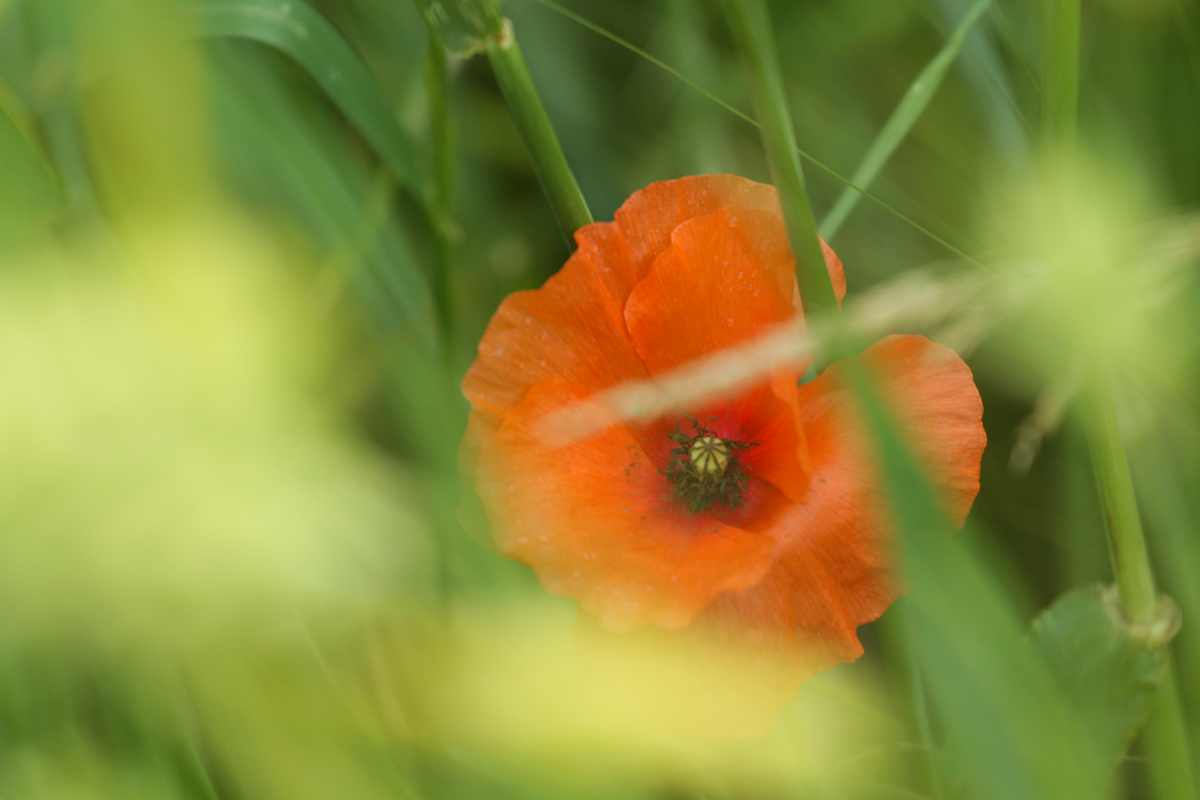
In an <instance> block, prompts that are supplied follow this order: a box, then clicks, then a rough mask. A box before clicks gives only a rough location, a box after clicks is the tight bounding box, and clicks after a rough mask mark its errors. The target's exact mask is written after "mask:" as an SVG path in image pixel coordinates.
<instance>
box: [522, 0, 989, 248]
mask: <svg viewBox="0 0 1200 800" xmlns="http://www.w3.org/2000/svg"><path fill="white" fill-rule="evenodd" d="M535 2H537V3H539V4H541V5H543V6H545V7H546V8H548V9H550V10H551V11H554V12H557V13H558V14H561V15H562V16H564V17H566V18H567V19H569V20H572V21H574V22H577V23H579V24H580V25H582V26H583V27H585V28H587V29H588V30H590V31H593V32H594V33H598V34H600V35H601V36H603V37H604V38H606V39H608V40H610V41H612V42H615V43H616V44H618V45H620V46H621V47H624V48H625V49H626V50H628V51H630V52H631V53H634V54H635V55H637V56H639V57H640V58H644V59H645V60H646V61H648V62H650V63H651V64H653V65H654V66H656V67H658V68H659V69H661V70H663V71H664V72H666V73H667V74H668V75H670V76H672V77H673V78H675V79H677V80H679V81H680V82H681V83H683V84H684V85H685V86H687V87H688V88H689V89H692V90H694V91H696V92H699V93H700V94H701V95H703V96H704V97H706V98H707V99H709V100H711V101H712V102H714V103H716V104H717V105H718V106H720V107H721V108H723V109H725V110H726V111H728V112H729V113H730V114H733V115H734V116H735V117H738V118H739V119H741V120H743V121H744V122H748V123H750V124H751V125H754V126H755V127H758V121H757V120H755V119H754V118H753V117H751V116H750V115H749V114H746V113H744V112H742V111H739V110H738V109H737V108H735V107H734V106H732V105H730V104H729V103H727V102H726V101H724V100H722V99H721V98H720V97H718V96H717V95H715V94H713V93H712V92H710V91H709V90H707V89H705V88H704V87H703V86H701V85H700V84H698V83H696V82H695V81H693V80H692V79H690V78H689V77H688V76H687V75H684V74H683V73H682V72H680V71H679V70H677V69H675V68H674V67H672V66H671V65H670V64H668V63H666V62H665V61H663V60H662V59H660V58H656V57H655V56H653V55H651V54H650V53H647V52H646V51H645V50H643V49H642V48H640V47H638V46H637V45H635V44H633V43H632V42H629V41H627V40H626V39H623V38H621V37H620V36H617V35H616V34H615V33H613V32H612V31H609V30H608V29H607V28H604V27H602V26H600V25H597V24H596V23H594V22H592V21H591V20H589V19H587V18H586V17H581V16H580V15H578V14H576V13H575V12H574V11H571V10H570V9H568V8H563V7H562V6H560V5H559V4H558V3H555V2H553V0H535ZM796 152H797V153H799V154H800V157H801V158H803V159H804V160H805V161H807V162H808V163H810V164H812V165H813V166H814V167H816V168H817V169H819V170H821V171H822V172H824V173H825V174H826V175H828V176H829V177H831V178H833V179H834V180H836V181H838V182H840V183H843V184H845V185H846V186H847V187H848V188H849V189H851V190H853V191H855V192H858V193H859V194H860V195H862V196H863V197H865V198H867V199H868V200H870V201H871V202H873V203H875V204H876V205H878V206H879V207H880V208H882V209H883V210H884V211H887V212H888V213H889V214H891V215H893V216H895V217H896V218H897V219H899V220H900V221H901V222H903V223H904V224H906V225H908V226H909V227H910V228H912V229H913V230H915V231H918V232H919V233H921V234H923V235H924V236H927V237H928V238H929V239H930V240H932V241H934V242H937V243H938V244H939V245H941V246H942V247H944V248H946V250H948V251H949V252H951V253H953V254H954V255H956V256H958V257H959V258H961V259H962V260H964V261H966V262H968V263H970V264H973V265H975V266H977V267H980V268H983V264H981V263H979V261H978V260H976V259H974V258H972V257H971V256H969V255H967V254H966V253H964V252H963V251H962V250H960V249H959V248H957V247H955V246H954V245H952V244H950V243H949V242H947V241H946V240H945V239H943V238H942V237H940V236H938V235H937V234H936V233H934V232H933V231H931V230H929V229H928V228H926V227H924V226H923V225H921V224H920V223H919V222H917V221H916V220H914V219H912V218H910V217H908V216H907V215H905V214H904V213H902V212H901V211H899V210H898V209H896V208H894V207H893V206H891V205H889V204H888V203H885V202H884V201H883V200H880V199H879V198H878V197H876V196H875V195H873V194H871V193H870V192H868V191H867V190H866V189H864V188H863V187H861V186H858V185H856V184H855V183H853V182H852V181H850V180H848V179H847V178H845V177H843V176H842V175H841V174H840V173H838V172H837V171H836V170H834V169H833V168H831V167H829V166H827V165H826V164H824V163H822V162H821V161H818V160H817V159H816V158H814V157H813V156H812V155H810V154H809V153H807V152H805V151H804V150H802V149H801V148H799V147H797V148H796Z"/></svg>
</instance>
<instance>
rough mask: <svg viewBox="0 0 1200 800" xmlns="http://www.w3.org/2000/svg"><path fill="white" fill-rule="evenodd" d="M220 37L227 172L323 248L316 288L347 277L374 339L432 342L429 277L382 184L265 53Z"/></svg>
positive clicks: (219, 106)
mask: <svg viewBox="0 0 1200 800" xmlns="http://www.w3.org/2000/svg"><path fill="white" fill-rule="evenodd" d="M222 44H224V45H226V46H225V47H219V48H215V49H214V50H215V56H216V58H215V59H214V61H215V66H216V68H217V71H216V77H217V80H216V81H215V86H214V89H215V91H214V97H215V100H216V110H217V112H218V118H219V120H220V123H221V125H220V128H219V131H220V133H221V135H222V137H223V138H224V139H225V142H226V150H227V153H228V157H229V158H230V159H231V161H232V162H233V168H234V173H235V174H236V175H237V176H238V177H239V178H241V179H244V180H246V181H247V182H248V185H251V186H255V187H261V188H259V189H256V191H259V192H260V193H261V191H263V190H267V191H270V192H271V195H270V196H269V199H270V200H271V201H273V202H277V203H279V204H281V205H282V206H284V207H285V208H288V209H289V210H290V211H291V213H292V214H294V215H295V217H296V218H297V219H298V220H299V221H300V222H301V224H302V225H303V226H304V228H305V230H307V231H308V232H309V233H310V234H311V235H312V236H313V238H314V239H315V241H316V242H318V243H319V244H320V245H321V246H322V247H323V248H324V249H325V250H326V251H327V252H328V254H329V255H328V258H329V264H328V269H327V270H326V274H325V275H324V276H323V278H324V280H321V281H319V284H321V285H322V288H324V289H326V291H325V292H322V294H323V295H328V294H332V293H333V292H334V291H335V290H337V289H338V288H340V285H341V284H342V282H343V281H344V282H345V283H347V284H349V285H350V286H352V287H353V288H354V290H355V291H356V293H357V294H358V295H359V296H360V297H361V298H362V301H363V303H364V305H365V306H366V308H367V310H368V311H369V313H370V316H371V318H372V320H373V322H374V324H375V327H376V330H377V331H378V332H379V334H380V335H381V336H390V335H393V334H395V333H396V332H397V331H414V332H416V335H417V336H418V338H419V340H420V341H421V343H422V345H423V346H425V347H426V348H430V349H432V348H435V347H436V343H437V336H436V323H435V316H436V315H435V309H434V303H433V298H432V295H431V292H430V289H429V285H428V281H427V279H426V277H425V275H424V274H423V273H422V270H421V268H420V262H419V258H418V256H417V255H416V253H415V252H414V251H413V247H412V245H411V243H410V242H409V239H408V236H407V235H406V232H405V230H404V228H403V226H401V225H399V224H397V223H396V220H395V219H394V215H389V214H388V213H387V209H386V204H387V200H388V198H389V196H390V193H389V192H388V191H386V189H387V187H386V186H384V187H379V186H375V187H373V186H372V180H371V177H370V176H369V175H368V174H366V173H365V172H364V170H363V167H362V165H361V164H359V163H358V161H357V159H354V158H353V157H352V154H350V153H349V152H347V150H346V148H345V146H344V145H343V144H342V139H343V137H342V136H341V134H340V131H339V130H338V129H337V127H336V126H335V125H334V124H333V120H331V119H325V118H323V117H322V116H321V115H319V114H314V113H312V112H311V111H310V110H308V109H307V108H306V107H305V106H302V105H301V104H300V103H299V102H297V100H296V96H295V92H290V91H288V90H287V87H286V86H284V85H283V84H282V83H281V78H280V76H278V75H277V74H275V70H273V69H272V64H271V62H270V61H269V60H268V59H266V58H265V56H266V55H267V53H266V52H265V51H264V50H262V49H261V48H243V47H238V46H234V43H232V42H224V43H222ZM381 188H382V191H381ZM381 204H382V206H381Z"/></svg>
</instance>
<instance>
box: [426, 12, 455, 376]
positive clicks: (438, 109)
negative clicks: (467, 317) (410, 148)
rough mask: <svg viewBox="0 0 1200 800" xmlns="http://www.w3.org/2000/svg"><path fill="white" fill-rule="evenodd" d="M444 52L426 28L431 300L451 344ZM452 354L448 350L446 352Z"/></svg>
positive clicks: (450, 169)
mask: <svg viewBox="0 0 1200 800" xmlns="http://www.w3.org/2000/svg"><path fill="white" fill-rule="evenodd" d="M446 62H447V53H446V48H445V46H444V45H443V44H442V38H441V37H440V36H438V33H437V31H436V30H435V29H434V28H433V26H432V25H431V26H429V49H428V50H427V51H426V53H425V94H426V96H427V97H428V98H429V138H430V147H431V149H432V153H431V156H432V158H431V159H430V161H431V167H432V169H431V172H432V180H431V181H430V186H431V193H430V198H429V200H430V202H429V217H430V220H431V222H432V228H433V235H434V256H435V259H436V262H437V263H436V264H435V265H434V275H433V280H432V284H433V287H432V288H433V299H434V302H435V303H436V304H437V310H438V320H439V322H440V323H441V330H442V338H443V339H444V340H446V342H447V343H449V342H450V340H451V337H452V332H453V330H454V325H453V322H454V321H453V318H452V308H451V306H452V303H451V299H450V246H451V238H452V225H453V224H452V222H451V214H450V202H451V196H450V192H451V188H452V187H453V185H454V132H453V130H452V128H451V123H450V112H449V102H448V99H449V98H448V95H449V83H450V76H449V69H448V68H447V63H446ZM452 351H453V347H447V348H446V352H447V353H450V352H452Z"/></svg>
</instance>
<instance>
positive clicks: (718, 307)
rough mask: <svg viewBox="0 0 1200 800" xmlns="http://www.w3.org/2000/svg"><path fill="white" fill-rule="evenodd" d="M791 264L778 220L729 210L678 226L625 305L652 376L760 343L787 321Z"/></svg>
mask: <svg viewBox="0 0 1200 800" xmlns="http://www.w3.org/2000/svg"><path fill="white" fill-rule="evenodd" d="M794 274H795V261H794V259H793V258H792V253H791V251H790V250H789V249H788V244H787V236H786V235H785V234H784V231H783V223H782V222H781V221H780V220H779V217H777V216H775V215H774V214H771V213H770V212H767V211H759V210H755V209H750V208H746V207H744V206H729V207H725V208H722V209H721V210H719V211H717V212H716V213H714V214H709V215H708V216H705V217H696V218H695V219H691V220H688V221H687V222H684V223H683V224H681V225H680V226H679V227H677V228H676V229H675V232H674V233H673V234H672V235H671V246H670V247H669V248H667V250H666V251H664V252H663V253H662V254H661V255H660V256H659V257H658V258H657V259H655V261H654V265H653V267H651V269H650V272H649V273H648V274H647V275H646V277H645V278H644V279H643V280H642V281H641V282H640V283H639V284H638V285H637V286H635V287H634V289H633V292H632V293H631V294H630V295H629V301H628V302H627V303H626V304H625V322H626V325H627V326H628V329H629V335H630V338H631V339H632V340H633V345H634V347H635V348H636V349H637V352H638V355H640V356H641V357H642V360H643V361H644V362H645V364H646V368H647V369H648V370H649V371H650V373H651V374H656V373H659V372H665V371H667V370H669V369H672V368H674V367H678V366H681V365H683V364H686V363H687V362H689V361H692V360H693V359H697V358H700V357H702V356H706V355H710V354H712V353H715V352H716V351H718V350H721V349H723V348H725V347H729V346H731V345H736V344H739V343H742V342H745V341H747V340H748V339H753V338H756V337H758V336H761V335H763V334H764V333H766V332H767V330H768V329H769V328H770V327H772V326H773V325H777V324H779V323H782V322H786V321H787V320H789V319H791V318H792V317H793V316H794V315H795V313H796V309H795V307H794V306H793V305H792V295H793V292H794V289H793V287H794V285H795V278H794V277H793V276H794Z"/></svg>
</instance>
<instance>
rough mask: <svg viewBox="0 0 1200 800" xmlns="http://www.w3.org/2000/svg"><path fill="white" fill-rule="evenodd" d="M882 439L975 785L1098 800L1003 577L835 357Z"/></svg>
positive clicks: (1099, 784) (950, 740) (933, 689)
mask: <svg viewBox="0 0 1200 800" xmlns="http://www.w3.org/2000/svg"><path fill="white" fill-rule="evenodd" d="M839 368H840V369H842V370H844V372H843V375H844V376H845V378H846V379H847V382H848V385H849V386H850V388H851V389H852V391H853V392H854V394H855V395H857V398H856V399H857V400H858V405H859V407H860V409H861V413H862V415H863V420H864V422H865V423H866V424H865V427H866V429H867V432H868V434H869V435H870V437H871V438H872V439H873V440H874V444H875V451H876V452H877V453H878V458H879V466H880V469H881V472H882V475H883V482H884V486H885V488H886V496H887V500H888V505H889V507H890V509H891V513H892V518H893V520H894V523H895V527H896V531H897V545H898V549H899V551H900V555H901V560H902V563H903V566H904V569H905V574H906V580H905V582H906V583H907V584H908V585H909V586H910V587H911V593H910V594H909V596H908V597H907V598H906V599H905V602H906V603H907V604H908V612H909V613H910V615H911V616H910V620H911V623H912V628H911V630H912V636H913V641H912V647H913V652H914V653H915V654H916V655H917V658H918V660H919V662H920V668H921V670H922V673H923V674H924V675H925V676H926V677H927V678H928V686H927V688H928V691H929V698H930V701H931V703H932V705H933V707H934V709H935V710H936V711H937V712H938V716H939V718H940V719H941V721H942V722H943V724H944V726H945V730H946V736H947V743H946V744H947V758H948V759H949V760H950V761H952V763H953V765H954V773H955V774H956V775H959V776H961V777H962V778H964V779H965V780H967V781H968V782H969V783H970V784H971V788H972V789H973V791H972V792H970V793H969V794H971V796H978V797H991V798H1000V797H1021V798H1031V799H1032V798H1042V800H1067V798H1070V799H1071V800H1101V798H1102V797H1104V786H1103V783H1104V781H1103V777H1102V775H1101V771H1100V770H1099V769H1098V768H1097V767H1098V765H1099V763H1100V760H1099V758H1098V755H1097V753H1096V750H1095V746H1094V744H1093V742H1092V741H1091V739H1090V737H1089V736H1088V734H1087V731H1086V729H1085V728H1084V727H1083V725H1082V724H1081V721H1080V720H1079V718H1078V716H1077V715H1076V713H1075V712H1074V710H1073V709H1072V708H1071V707H1070V705H1069V703H1068V702H1067V699H1066V698H1065V697H1064V696H1063V694H1062V692H1061V691H1060V690H1059V688H1058V686H1057V684H1056V682H1055V680H1054V677H1053V674H1052V673H1051V672H1050V670H1049V668H1048V667H1047V666H1046V664H1045V662H1044V661H1043V659H1042V658H1041V657H1040V656H1039V654H1038V653H1037V651H1036V649H1035V648H1034V646H1033V644H1032V642H1031V641H1030V640H1029V639H1028V638H1027V637H1025V636H1024V635H1023V633H1022V630H1021V624H1020V622H1019V621H1018V619H1017V615H1016V613H1015V612H1014V610H1013V608H1012V605H1011V603H1010V602H1009V600H1008V599H1007V598H1006V597H1005V593H1004V590H1003V588H1002V587H1001V586H1000V584H999V583H998V582H997V581H996V580H995V576H994V575H993V574H992V573H990V572H989V571H988V570H987V569H986V567H985V565H984V564H983V562H982V561H981V560H980V559H979V558H978V557H977V556H976V555H975V554H973V553H971V552H970V551H969V550H968V549H967V547H966V545H965V544H964V542H963V541H962V540H963V538H964V537H969V536H970V533H969V532H966V533H962V534H959V535H958V536H956V537H951V535H950V530H949V526H948V525H946V524H945V519H944V516H943V513H944V512H943V511H942V506H941V503H940V502H939V499H938V497H937V495H936V494H935V492H934V490H933V487H932V486H931V485H930V483H929V481H928V480H927V479H926V477H925V474H924V471H923V470H922V468H921V464H920V462H919V461H918V460H917V458H916V457H915V456H914V454H913V452H912V450H911V449H910V446H909V444H908V442H907V441H906V440H905V437H904V436H903V435H902V433H901V431H900V430H899V429H898V428H897V426H896V425H895V423H894V422H893V419H894V417H893V414H892V410H891V409H890V408H889V407H888V406H887V405H885V402H884V399H883V398H882V397H881V395H880V394H879V391H878V388H877V386H876V385H875V382H874V380H873V378H872V376H871V375H870V374H868V371H867V370H866V369H865V368H864V366H863V365H861V364H859V363H858V360H857V359H854V358H849V359H846V360H845V361H842V362H839Z"/></svg>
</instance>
